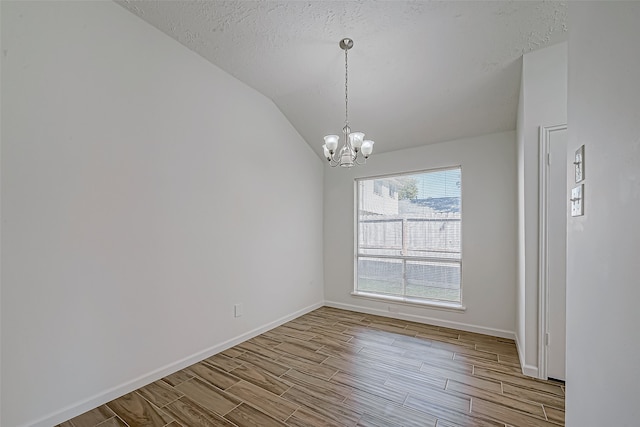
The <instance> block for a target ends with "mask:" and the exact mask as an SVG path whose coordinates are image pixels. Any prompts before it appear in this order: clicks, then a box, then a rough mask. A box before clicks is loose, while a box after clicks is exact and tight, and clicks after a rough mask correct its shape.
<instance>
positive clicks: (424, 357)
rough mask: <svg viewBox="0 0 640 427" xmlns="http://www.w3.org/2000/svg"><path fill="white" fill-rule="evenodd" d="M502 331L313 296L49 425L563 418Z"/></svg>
mask: <svg viewBox="0 0 640 427" xmlns="http://www.w3.org/2000/svg"><path fill="white" fill-rule="evenodd" d="M564 391H565V390H564V385H563V384H559V383H555V382H550V381H540V380H535V379H531V378H528V377H525V376H523V375H522V374H521V369H520V365H519V363H518V357H517V352H516V347H515V344H514V342H513V341H511V340H506V339H502V338H495V337H490V336H487V335H479V334H473V333H469V332H463V331H458V330H453V329H446V328H440V327H436V326H429V325H423V324H419V323H412V322H406V321H402V320H395V319H389V318H385V317H378V316H372V315H367V314H361V313H354V312H350V311H344V310H337V309H333V308H329V307H323V308H320V309H318V310H315V311H313V312H311V313H309V314H306V315H304V316H301V317H299V318H297V319H295V320H293V321H291V322H289V323H286V324H285V325H282V326H280V327H277V328H275V329H272V330H270V331H269V332H266V333H264V334H262V335H260V336H258V337H255V338H253V339H250V340H248V341H246V342H244V343H242V344H239V345H237V346H235V347H233V348H230V349H229V350H226V351H223V352H222V353H219V354H216V355H215V356H212V357H210V358H208V359H205V360H203V361H201V362H199V363H196V364H195V365H192V366H190V367H188V368H186V369H183V370H181V371H178V372H176V373H174V374H172V375H169V376H168V377H165V378H163V379H161V380H159V381H156V382H154V383H152V384H149V385H147V386H145V387H142V388H140V389H138V390H136V391H134V392H132V393H129V394H127V395H125V396H122V397H120V398H118V399H116V400H114V401H112V402H109V403H107V404H105V405H102V406H100V407H98V408H95V409H93V410H91V411H89V412H86V413H84V414H82V415H80V416H78V417H76V418H73V419H72V420H70V421H67V422H65V423H62V424H60V425H59V427H94V426H100V427H126V426H129V427H138V426H169V427H180V426H183V427H197V426H261V427H270V426H291V427H294V426H300V427H303V426H305V427H307V426H362V427H365V426H366V427H380V426H385V427H394V426H416V427H418V426H419V427H425V426H432V427H434V426H436V427H455V426H464V427H466V426H500V427H505V426H506V427H511V426H513V427H530V426H558V425H560V426H563V425H564Z"/></svg>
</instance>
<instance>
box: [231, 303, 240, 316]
mask: <svg viewBox="0 0 640 427" xmlns="http://www.w3.org/2000/svg"><path fill="white" fill-rule="evenodd" d="M233 317H242V304H236V305H234V306H233Z"/></svg>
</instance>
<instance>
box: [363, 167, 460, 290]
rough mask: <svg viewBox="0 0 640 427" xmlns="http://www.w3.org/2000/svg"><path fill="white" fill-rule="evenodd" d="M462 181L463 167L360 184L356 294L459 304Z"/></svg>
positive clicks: (370, 180) (375, 179) (369, 180)
mask: <svg viewBox="0 0 640 427" xmlns="http://www.w3.org/2000/svg"><path fill="white" fill-rule="evenodd" d="M461 181H462V176H461V169H460V168H452V169H446V170H437V171H429V172H421V173H415V174H409V175H397V176H389V177H384V178H373V179H361V180H358V206H357V221H358V226H357V229H356V230H357V233H358V236H357V248H356V250H357V254H356V255H357V265H356V268H357V284H356V289H357V290H359V291H366V292H372V293H380V294H382V295H396V296H401V297H411V298H423V299H430V300H438V301H452V302H460V298H461V291H460V288H461V277H460V276H461V263H462V257H461V251H460V249H461V244H462V241H461V236H462V221H461V219H462V218H461ZM376 257H378V258H376Z"/></svg>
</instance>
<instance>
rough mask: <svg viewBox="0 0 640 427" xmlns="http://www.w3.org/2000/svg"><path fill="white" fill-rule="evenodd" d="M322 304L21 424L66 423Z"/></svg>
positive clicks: (31, 426)
mask: <svg viewBox="0 0 640 427" xmlns="http://www.w3.org/2000/svg"><path fill="white" fill-rule="evenodd" d="M322 306H324V302H318V303H315V304H312V305H310V306H308V307H305V308H303V309H301V310H298V311H296V312H293V313H291V314H288V315H286V316H284V317H281V318H279V319H277V320H274V321H273V322H270V323H267V324H266V325H263V326H260V327H258V328H255V329H253V330H251V331H249V332H245V333H244V334H241V335H238V336H237V337H234V338H231V339H229V340H227V341H224V342H222V343H220V344H216V345H214V346H212V347H209V348H207V349H204V350H202V351H199V352H198V353H195V354H193V355H191V356H187V357H185V358H183V359H181V360H178V361H177V362H173V363H170V364H168V365H166V366H163V367H161V368H159V369H156V370H154V371H151V372H149V373H147V374H144V375H141V376H139V377H138V378H135V379H133V380H131V381H127V382H126V383H123V384H120V385H117V386H115V387H112V388H110V389H108V390H106V391H104V392H101V393H98V394H96V395H94V396H91V397H89V398H87V399H85V400H82V401H80V402H77V403H74V404H72V405H69V406H67V407H66V408H63V409H61V410H59V411H56V412H54V413H53V414H49V415H46V416H44V417H42V418H40V419H38V420H36V421H33V422H30V423H27V424H24V425H22V426H20V427H51V426H54V425H57V424H60V423H61V422H64V421H66V420H68V419H71V418H73V417H75V416H78V415H80V414H83V413H85V412H87V411H89V410H91V409H93V408H96V407H98V406H100V405H103V404H105V403H107V402H110V401H112V400H113V399H116V398H118V397H120V396H122V395H124V394H127V393H130V392H132V391H133V390H137V389H138V388H140V387H144V386H145V385H147V384H149V383H152V382H154V381H157V380H159V379H160V378H164V377H166V376H167V375H170V374H172V373H174V372H176V371H179V370H180V369H184V368H186V367H188V366H191V365H193V364H194V363H197V362H199V361H201V360H203V359H206V358H208V357H211V356H213V355H214V354H217V353H220V352H221V351H224V350H226V349H228V348H231V347H233V346H235V345H238V344H240V343H241V342H243V341H246V340H248V339H251V338H253V337H255V336H258V335H260V334H262V333H264V332H266V331H268V330H270V329H273V328H275V327H278V326H280V325H282V324H283V323H287V322H288V321H290V320H293V319H295V318H297V317H300V316H302V315H304V314H307V313H309V312H311V311H313V310H315V309H317V308H320V307H322Z"/></svg>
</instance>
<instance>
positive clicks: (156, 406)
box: [109, 389, 183, 424]
mask: <svg viewBox="0 0 640 427" xmlns="http://www.w3.org/2000/svg"><path fill="white" fill-rule="evenodd" d="M138 390H139V389H136V390H134V391H133V393H135V394H137V395H138V396H140V397H141V398H142V399H144V400H146V401H147V403H149V404H150V405H151V406H152V407H154V408H155V409H157V410H158V411H160V412H161V413H163V414H165V416H167V417H168V418H170V419H171V420H172V421H175V418H173V417H172V416H171V415H170V414H168V413H167V412H166V411H164V410H162V408H160V407H159V406H158V405H156V404H155V403H153V402H151V401H150V400H149V399H147V398H146V397H144V396H143V395H141V394H140V393H139V392H138ZM181 397H183V396H181ZM176 400H177V399H176ZM109 409H111V408H109ZM111 410H112V411H113V409H111ZM113 412H114V413H115V414H116V415H118V413H117V412H116V411H113ZM120 418H122V417H120ZM167 424H171V421H169V422H168V423H167Z"/></svg>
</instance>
